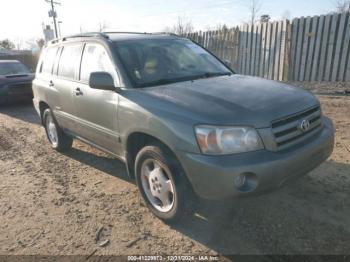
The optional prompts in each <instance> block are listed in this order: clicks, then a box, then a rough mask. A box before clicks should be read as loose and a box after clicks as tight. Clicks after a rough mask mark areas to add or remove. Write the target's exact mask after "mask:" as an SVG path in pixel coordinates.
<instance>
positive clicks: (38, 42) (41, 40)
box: [36, 38, 45, 50]
mask: <svg viewBox="0 0 350 262" xmlns="http://www.w3.org/2000/svg"><path fill="white" fill-rule="evenodd" d="M36 44H37V45H38V48H39V50H41V49H42V48H43V47H44V45H45V40H44V39H42V38H40V39H37V40H36Z"/></svg>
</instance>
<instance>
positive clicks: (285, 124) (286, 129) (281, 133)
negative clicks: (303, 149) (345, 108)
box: [272, 106, 322, 149]
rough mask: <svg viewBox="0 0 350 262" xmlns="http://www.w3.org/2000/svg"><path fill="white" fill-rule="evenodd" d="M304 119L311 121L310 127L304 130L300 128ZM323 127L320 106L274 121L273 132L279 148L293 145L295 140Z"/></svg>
mask: <svg viewBox="0 0 350 262" xmlns="http://www.w3.org/2000/svg"><path fill="white" fill-rule="evenodd" d="M303 120H307V121H309V124H310V125H309V128H308V129H307V130H304V131H303V130H302V129H301V128H300V125H301V122H302V121H303ZM321 128H322V121H321V109H320V107H319V106H317V107H313V108H311V109H308V110H306V111H303V112H299V113H297V114H294V115H291V116H288V117H286V118H283V119H280V120H276V121H273V122H272V133H273V135H274V139H275V142H276V146H277V148H278V149H282V148H284V147H287V146H288V145H292V144H293V142H296V141H299V140H300V139H302V138H303V137H305V136H307V135H308V134H311V133H314V132H316V131H317V130H320V129H321Z"/></svg>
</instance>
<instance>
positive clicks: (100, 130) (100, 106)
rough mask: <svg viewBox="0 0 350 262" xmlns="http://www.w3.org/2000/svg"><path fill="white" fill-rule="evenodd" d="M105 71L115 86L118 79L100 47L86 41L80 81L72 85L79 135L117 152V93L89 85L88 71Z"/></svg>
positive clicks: (111, 64) (97, 44) (118, 145)
mask: <svg viewBox="0 0 350 262" xmlns="http://www.w3.org/2000/svg"><path fill="white" fill-rule="evenodd" d="M101 71H103V72H108V73H110V74H111V75H112V77H113V79H114V82H115V85H116V86H118V85H119V78H118V75H117V73H116V70H115V68H114V65H113V63H112V60H111V58H110V55H109V54H108V52H107V50H106V49H105V47H104V46H102V45H101V44H99V43H86V44H85V47H84V51H83V55H82V59H81V68H80V82H79V83H77V84H76V85H75V99H74V103H75V105H76V112H77V116H78V117H79V127H78V128H79V131H78V133H79V135H81V136H82V137H83V138H85V139H87V140H89V141H90V142H92V143H94V144H95V145H97V146H100V147H102V148H103V149H107V150H108V151H110V152H112V153H115V154H118V155H119V153H120V143H119V142H118V139H119V134H118V126H117V124H118V121H117V108H118V99H119V95H118V93H117V92H115V91H110V90H98V89H93V88H91V87H90V86H89V84H88V83H89V78H90V74H91V72H101Z"/></svg>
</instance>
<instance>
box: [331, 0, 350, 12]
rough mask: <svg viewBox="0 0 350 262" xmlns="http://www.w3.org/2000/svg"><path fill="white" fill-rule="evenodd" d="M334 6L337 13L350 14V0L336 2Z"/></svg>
mask: <svg viewBox="0 0 350 262" xmlns="http://www.w3.org/2000/svg"><path fill="white" fill-rule="evenodd" d="M334 4H335V8H336V10H337V12H339V13H343V12H350V0H336V1H335V3H334Z"/></svg>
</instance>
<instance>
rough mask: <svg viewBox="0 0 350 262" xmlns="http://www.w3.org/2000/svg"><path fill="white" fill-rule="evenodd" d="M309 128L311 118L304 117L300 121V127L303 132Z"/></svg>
mask: <svg viewBox="0 0 350 262" xmlns="http://www.w3.org/2000/svg"><path fill="white" fill-rule="evenodd" d="M309 128H310V122H309V120H306V119H304V120H303V121H301V122H300V125H299V129H300V130H301V131H302V132H306V131H308V130H309Z"/></svg>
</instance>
